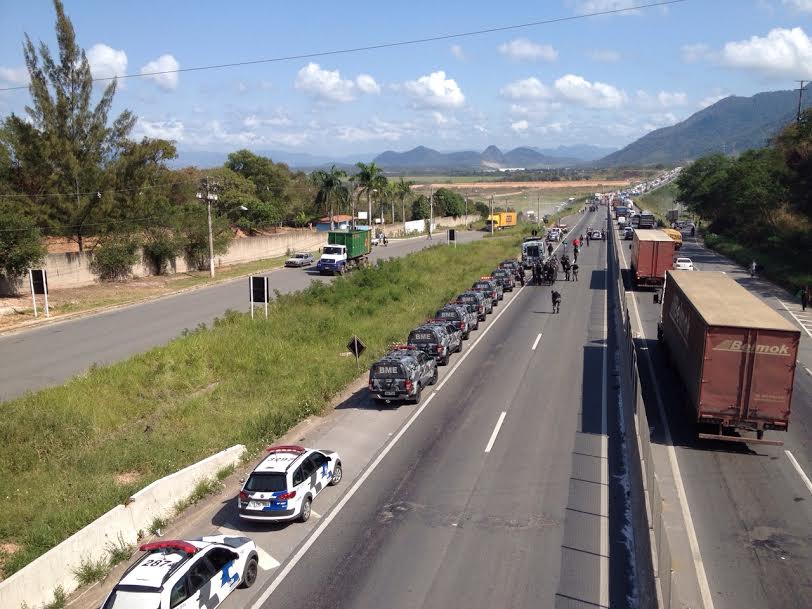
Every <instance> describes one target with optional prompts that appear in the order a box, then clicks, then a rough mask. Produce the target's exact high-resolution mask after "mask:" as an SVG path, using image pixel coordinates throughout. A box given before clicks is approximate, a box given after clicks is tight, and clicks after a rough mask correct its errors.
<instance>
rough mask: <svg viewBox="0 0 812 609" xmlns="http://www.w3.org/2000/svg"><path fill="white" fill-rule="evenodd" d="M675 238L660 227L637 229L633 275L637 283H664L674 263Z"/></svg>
mask: <svg viewBox="0 0 812 609" xmlns="http://www.w3.org/2000/svg"><path fill="white" fill-rule="evenodd" d="M674 252H675V249H674V240H673V239H671V237H669V236H668V235H666V234H665V233H664V232H663V231H661V230H660V229H643V230H641V229H637V230H635V231H634V240H633V241H632V277H633V278H634V283H635V285H653V286H659V285H663V282H664V281H665V272H666V271H667V270H668V269H670V268H671V267H672V266H673V265H674Z"/></svg>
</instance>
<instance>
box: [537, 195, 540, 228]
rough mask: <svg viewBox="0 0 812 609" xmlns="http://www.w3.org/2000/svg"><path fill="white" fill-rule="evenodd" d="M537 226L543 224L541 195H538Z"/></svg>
mask: <svg viewBox="0 0 812 609" xmlns="http://www.w3.org/2000/svg"><path fill="white" fill-rule="evenodd" d="M536 224H541V195H536Z"/></svg>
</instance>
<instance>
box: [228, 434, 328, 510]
mask: <svg viewBox="0 0 812 609" xmlns="http://www.w3.org/2000/svg"><path fill="white" fill-rule="evenodd" d="M342 476H343V471H342V469H341V459H339V458H338V453H335V452H333V451H332V450H313V449H312V448H304V447H302V446H288V445H280V446H271V447H270V448H268V456H267V457H265V458H264V459H263V460H262V462H261V463H260V464H259V465H257V466H256V468H254V471H252V472H251V475H250V476H248V479H247V480H246V481H245V484H243V487H242V489H241V490H240V494H239V495H238V497H237V508H238V509H239V514H240V518H244V519H245V520H258V521H279V520H295V519H297V518H298V519H299V520H300V521H301V522H307V520H308V519H309V518H310V508H311V505H312V503H313V500H314V499H315V498H316V496H317V495H318V494H319V493H320V492H321V491H323V490H324V489H325V488H326V487H327V486H335V485H336V484H338V483H339V482H341V478H342Z"/></svg>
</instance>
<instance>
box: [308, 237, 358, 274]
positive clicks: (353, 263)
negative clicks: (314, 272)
mask: <svg viewBox="0 0 812 609" xmlns="http://www.w3.org/2000/svg"><path fill="white" fill-rule="evenodd" d="M371 238H372V235H371V232H370V231H368V230H358V229H347V230H331V231H328V232H327V245H325V246H324V248H323V249H322V254H321V258H319V261H318V263H317V264H316V268H317V269H318V271H319V273H321V274H322V275H323V274H325V273H330V274H332V275H343V274H344V273H345V272H347V271H349V270H351V269H353V268H356V267H360V266H366V265H367V264H369V253H370V252H371V251H372V240H371Z"/></svg>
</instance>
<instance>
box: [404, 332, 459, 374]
mask: <svg viewBox="0 0 812 609" xmlns="http://www.w3.org/2000/svg"><path fill="white" fill-rule="evenodd" d="M406 342H407V344H408V345H409V346H410V347H417V348H418V349H420V350H421V351H422V352H423V353H425V354H426V355H429V356H431V357H433V358H434V359H436V360H437V363H438V364H439V365H440V366H445V365H446V364H448V360H449V359H450V358H451V352H452V351H453V348H452V345H451V336H449V334H448V330H446V329H445V328H441V327H438V326H425V325H424V326H420V327H419V328H415V329H414V330H412V331H411V332H409V340H408V341H406Z"/></svg>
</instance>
